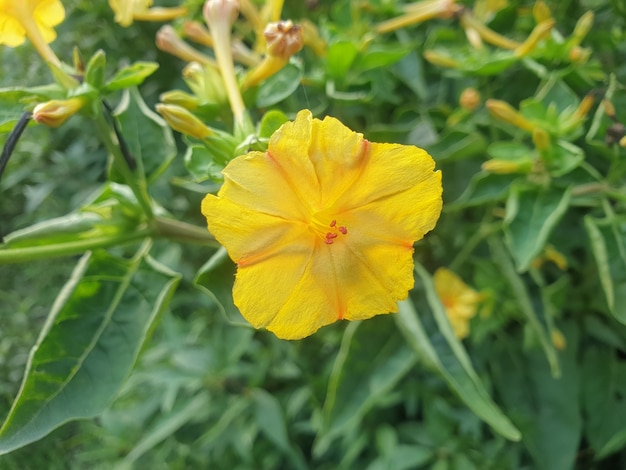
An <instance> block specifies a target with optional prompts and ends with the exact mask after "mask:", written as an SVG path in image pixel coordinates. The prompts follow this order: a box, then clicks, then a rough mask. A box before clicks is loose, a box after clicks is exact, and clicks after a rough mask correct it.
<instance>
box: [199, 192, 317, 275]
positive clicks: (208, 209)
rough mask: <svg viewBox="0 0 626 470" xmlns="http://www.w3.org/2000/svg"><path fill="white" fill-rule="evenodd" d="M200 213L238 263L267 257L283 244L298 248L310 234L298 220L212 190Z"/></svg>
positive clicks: (203, 202)
mask: <svg viewBox="0 0 626 470" xmlns="http://www.w3.org/2000/svg"><path fill="white" fill-rule="evenodd" d="M202 214H204V216H205V217H206V219H207V224H208V227H209V231H210V232H211V233H212V234H213V235H214V236H215V238H216V239H217V240H218V241H219V242H220V243H221V244H222V245H224V247H225V248H226V250H227V251H228V254H229V256H230V257H231V259H232V260H233V261H235V262H236V263H238V264H239V265H240V266H242V265H245V264H253V263H257V262H259V261H261V260H265V259H267V258H270V257H272V256H273V255H274V253H275V252H277V251H280V249H281V248H282V247H284V246H293V247H295V248H294V249H297V248H298V247H301V246H302V245H303V244H304V245H306V243H307V241H308V240H311V239H312V238H313V234H312V233H311V232H310V231H309V229H308V227H307V225H305V224H303V223H301V222H297V221H288V220H284V219H282V218H279V217H275V216H272V215H268V214H263V213H260V212H256V211H254V210H251V209H248V208H246V207H243V206H240V205H238V204H235V203H233V202H232V201H229V200H227V199H223V198H221V197H217V196H213V195H212V194H208V195H207V196H206V197H205V198H204V199H203V201H202ZM274 264H275V263H272V265H274Z"/></svg>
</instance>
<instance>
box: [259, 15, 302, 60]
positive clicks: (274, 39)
mask: <svg viewBox="0 0 626 470" xmlns="http://www.w3.org/2000/svg"><path fill="white" fill-rule="evenodd" d="M263 36H264V37H265V42H266V44H267V54H268V55H270V56H273V57H278V58H280V59H283V60H285V61H287V60H289V58H290V57H291V56H292V55H294V54H295V53H297V52H299V51H300V50H301V49H302V46H303V44H304V41H303V39H302V28H301V27H300V26H299V25H294V24H293V23H292V22H291V21H290V20H287V21H278V22H277V23H270V24H268V25H267V27H266V28H265V31H264V32H263Z"/></svg>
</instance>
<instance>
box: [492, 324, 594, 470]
mask: <svg viewBox="0 0 626 470" xmlns="http://www.w3.org/2000/svg"><path fill="white" fill-rule="evenodd" d="M562 331H563V334H564V336H565V338H566V339H567V348H566V349H565V350H564V351H562V352H561V353H560V354H559V360H560V363H561V364H562V365H563V373H562V375H561V376H560V377H559V378H555V377H553V375H552V373H551V371H550V368H549V367H548V364H546V362H545V360H544V358H543V354H542V353H541V352H540V351H539V350H538V349H536V348H535V349H533V348H525V350H524V354H520V351H522V350H523V346H522V341H521V340H517V341H516V340H515V339H514V338H512V337H510V336H507V337H505V338H502V339H501V340H500V341H498V342H497V347H496V348H494V350H493V351H492V354H493V356H494V358H497V360H493V361H491V365H492V370H493V375H492V376H493V379H494V383H495V385H496V387H497V390H498V392H499V395H500V396H502V400H503V402H504V403H505V406H506V409H507V411H508V413H509V416H510V417H511V419H512V420H513V422H514V423H515V425H516V426H517V427H518V428H519V429H520V430H521V431H522V435H523V436H524V444H525V445H526V447H527V448H528V450H529V451H530V453H531V455H532V456H533V460H534V465H532V468H535V469H537V470H571V469H573V468H574V467H575V462H576V457H577V453H578V451H579V447H578V446H579V444H580V439H581V434H582V417H581V412H580V404H579V400H580V388H581V374H580V367H579V364H578V362H577V359H578V354H579V353H578V341H579V340H578V337H579V333H578V328H577V326H576V324H575V323H574V322H572V323H570V324H565V325H563V326H562Z"/></svg>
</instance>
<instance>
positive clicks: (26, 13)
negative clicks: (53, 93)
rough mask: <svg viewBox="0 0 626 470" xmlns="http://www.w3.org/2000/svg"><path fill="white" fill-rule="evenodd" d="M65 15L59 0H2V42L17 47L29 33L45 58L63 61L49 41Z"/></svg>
mask: <svg viewBox="0 0 626 470" xmlns="http://www.w3.org/2000/svg"><path fill="white" fill-rule="evenodd" d="M64 18H65V9H64V8H63V4H62V3H61V2H60V0H0V44H6V45H7V46H9V47H16V46H19V45H20V44H23V43H24V40H25V38H26V37H28V39H29V40H30V41H31V42H32V43H33V45H34V46H35V48H36V49H37V51H38V52H39V54H40V55H41V56H42V57H43V58H44V59H45V60H46V61H48V62H51V63H53V64H55V65H60V62H59V59H58V58H57V57H56V55H55V54H54V52H52V50H51V49H50V47H49V46H48V44H49V43H51V42H52V41H54V40H55V39H56V36H57V35H56V32H55V31H54V26H56V25H58V24H60V23H61V22H62V21H63V19H64Z"/></svg>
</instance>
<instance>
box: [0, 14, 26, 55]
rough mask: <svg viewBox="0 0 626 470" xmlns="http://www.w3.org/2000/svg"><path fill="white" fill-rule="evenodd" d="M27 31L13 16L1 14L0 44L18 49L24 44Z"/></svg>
mask: <svg viewBox="0 0 626 470" xmlns="http://www.w3.org/2000/svg"><path fill="white" fill-rule="evenodd" d="M25 39H26V31H24V28H23V26H22V25H21V24H20V23H19V22H18V21H17V20H16V19H15V18H13V17H12V16H8V15H3V14H1V13H0V44H6V45H7V46H9V47H16V46H19V45H20V44H23V43H24V40H25Z"/></svg>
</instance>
